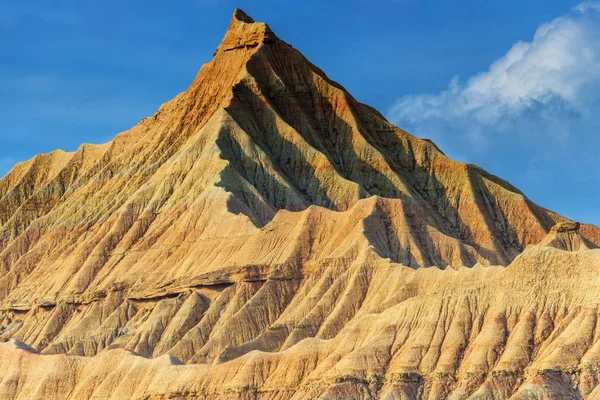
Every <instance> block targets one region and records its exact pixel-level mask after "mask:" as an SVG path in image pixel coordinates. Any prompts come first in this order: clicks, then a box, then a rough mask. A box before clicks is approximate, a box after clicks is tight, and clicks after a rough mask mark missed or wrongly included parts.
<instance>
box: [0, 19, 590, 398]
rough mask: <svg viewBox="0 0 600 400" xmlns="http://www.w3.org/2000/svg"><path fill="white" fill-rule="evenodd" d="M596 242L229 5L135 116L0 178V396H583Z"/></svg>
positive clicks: (587, 390) (585, 394)
mask: <svg viewBox="0 0 600 400" xmlns="http://www.w3.org/2000/svg"><path fill="white" fill-rule="evenodd" d="M598 244H600V229H598V228H597V227H595V226H591V225H583V226H580V225H579V224H576V223H574V222H572V221H569V220H568V219H567V218H564V217H562V216H560V215H557V214H556V213H553V212H550V211H548V210H546V209H544V208H542V207H539V206H537V205H535V204H534V203H532V202H531V201H530V200H528V199H527V197H526V196H524V195H523V194H522V193H521V192H520V191H519V190H517V189H516V188H514V187H513V186H511V185H510V184H509V183H507V182H505V181H504V180H502V179H500V178H497V177H495V176H493V175H491V174H489V173H487V172H485V171H484V170H482V169H481V168H478V167H476V166H473V165H465V164H461V163H458V162H455V161H453V160H451V159H449V158H448V157H446V156H445V155H444V154H443V153H442V152H441V151H440V150H439V149H438V148H437V147H436V146H435V145H434V144H433V143H432V142H430V141H427V140H421V139H418V138H416V137H413V136H411V135H410V134H408V133H406V132H404V131H403V130H401V129H399V128H397V127H395V126H393V125H391V124H390V123H389V122H387V121H386V120H385V118H384V117H383V116H382V115H381V114H379V113H378V112H377V111H376V110H374V109H373V108H371V107H369V106H366V105H364V104H360V103H359V102H357V101H356V100H355V99H354V98H352V96H351V95H350V94H349V93H348V92H346V90H345V89H344V88H343V87H342V86H340V85H339V84H337V83H335V82H333V81H332V80H330V79H329V78H328V77H327V76H326V75H325V74H324V73H323V72H322V71H321V70H320V69H318V68H317V67H316V66H314V65H312V64H311V63H310V62H309V61H308V60H306V59H305V58H304V57H303V56H302V54H300V53H299V52H298V51H297V50H295V49H294V48H292V47H291V46H290V45H288V44H286V43H285V42H283V41H282V40H280V39H279V38H277V37H276V36H275V34H274V33H273V32H272V31H271V29H270V28H269V27H268V26H267V25H266V24H264V23H256V22H254V21H253V20H252V19H251V18H250V17H248V16H247V15H246V14H244V13H243V12H242V11H240V10H236V11H235V13H234V15H233V18H232V20H231V23H230V26H229V29H228V30H227V32H226V34H225V37H224V39H223V41H222V43H221V44H220V45H219V47H218V48H217V51H216V53H215V55H214V58H213V60H212V61H211V62H209V63H207V64H205V65H204V66H203V67H202V68H201V69H200V71H199V72H198V75H197V76H196V78H195V79H194V81H193V82H192V84H191V85H190V87H189V88H188V89H187V90H186V91H185V92H183V93H181V94H179V95H178V96H177V97H175V98H174V99H173V100H171V101H169V102H167V103H165V104H163V105H162V106H161V108H160V109H159V110H158V111H157V112H156V114H154V115H153V116H152V117H149V118H146V119H144V120H142V121H141V122H140V123H139V124H137V125H136V126H135V127H133V128H132V129H131V130H129V131H127V132H123V133H121V134H119V135H117V137H116V138H115V139H114V140H113V141H112V142H110V143H107V144H104V145H83V146H81V147H80V148H79V150H77V151H76V152H74V153H65V152H61V151H55V152H53V153H49V154H42V155H38V156H36V157H35V158H33V159H32V160H30V161H27V162H24V163H21V164H18V165H16V166H15V167H14V168H13V170H12V171H11V172H10V173H9V174H8V175H7V176H6V177H4V178H3V179H2V180H0V309H1V311H0V339H1V340H2V341H3V342H4V343H0V398H2V399H14V398H16V399H74V400H75V399H77V400H79V399H167V398H168V399H183V398H195V399H307V398H321V399H337V398H352V399H387V400H390V399H416V398H419V399H421V398H422V399H443V398H454V399H463V398H482V399H504V398H509V397H511V396H513V398H517V399H525V398H540V399H541V398H581V397H585V398H600V388H599V386H598V383H599V382H600V329H597V326H598V325H599V324H600V319H599V318H598V313H599V312H600V309H599V307H598V302H599V300H600V250H598V249H597V245H598Z"/></svg>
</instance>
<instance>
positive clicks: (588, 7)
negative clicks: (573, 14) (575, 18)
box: [574, 1, 600, 13]
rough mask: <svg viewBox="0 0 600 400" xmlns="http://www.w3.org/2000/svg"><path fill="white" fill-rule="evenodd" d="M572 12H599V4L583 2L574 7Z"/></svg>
mask: <svg viewBox="0 0 600 400" xmlns="http://www.w3.org/2000/svg"><path fill="white" fill-rule="evenodd" d="M574 10H575V11H578V12H580V13H586V12H588V11H600V3H596V2H593V1H585V2H583V3H580V4H578V5H577V6H575V8H574Z"/></svg>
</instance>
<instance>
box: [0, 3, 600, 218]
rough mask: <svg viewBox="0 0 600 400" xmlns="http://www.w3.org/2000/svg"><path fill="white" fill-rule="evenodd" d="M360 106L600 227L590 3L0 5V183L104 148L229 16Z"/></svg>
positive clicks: (598, 113) (595, 20)
mask: <svg viewBox="0 0 600 400" xmlns="http://www.w3.org/2000/svg"><path fill="white" fill-rule="evenodd" d="M235 7H240V8H242V9H244V10H245V11H246V12H247V13H248V14H250V15H251V16H252V17H253V18H254V19H256V20H259V21H265V22H268V23H269V25H270V26H271V28H272V29H273V30H274V31H275V33H276V34H277V35H278V36H279V37H281V38H282V39H284V40H286V41H287V42H288V43H290V44H292V45H293V46H294V47H296V48H298V49H299V50H300V51H302V52H303V53H304V54H305V55H306V56H307V57H308V58H309V59H310V60H311V61H312V62H313V63H315V64H316V65H318V66H319V67H321V68H322V69H323V70H324V71H325V72H326V73H327V74H328V75H329V76H330V77H331V78H332V79H334V80H336V81H338V82H339V83H341V84H342V85H344V86H345V87H346V88H347V89H348V90H349V91H350V92H351V93H352V94H353V95H354V97H356V98H357V99H358V100H359V101H362V102H364V103H367V104H370V105H372V106H374V107H376V108H377V109H379V110H380V111H381V112H382V113H383V114H385V115H386V116H387V117H388V118H389V119H390V120H391V121H393V122H394V123H396V124H397V125H399V126H400V127H402V128H404V129H406V130H408V131H409V132H411V133H413V134H415V135H417V136H420V137H429V138H431V139H433V140H434V141H435V142H436V143H437V144H438V145H439V146H440V147H441V148H442V150H444V151H445V152H446V154H448V155H449V156H451V157H453V158H455V159H457V160H459V161H462V162H468V163H473V164H477V165H480V166H482V167H483V168H485V169H487V170H488V171H490V172H491V173H493V174H496V175H498V176H501V177H502V178H504V179H507V180H508V181H510V182H511V183H513V184H514V185H515V186H517V187H518V188H520V189H521V190H522V191H523V192H525V194H526V195H528V196H529V197H530V198H531V199H532V200H534V201H535V202H537V203H538V204H540V205H542V206H544V207H547V208H549V209H552V210H555V211H557V212H559V213H561V214H563V215H566V216H567V217H569V218H573V219H576V220H579V221H582V222H592V223H595V224H598V225H600V209H599V207H598V200H600V160H599V156H598V153H599V152H600V108H599V105H600V3H594V2H584V3H581V1H568V0H544V1H540V0H527V1H522V0H521V1H514V0H504V1H497V0H495V1H487V0H454V1H447V0H435V1H434V0H431V1H425V0H355V1H351V0H344V1H342V0H338V1H328V2H325V1H322V0H320V1H317V0H301V1H300V0H287V1H281V0H278V1H256V0H238V1H229V0H205V1H201V0H196V1H192V0H188V1H176V2H175V1H157V0H148V1H144V2H139V1H136V2H134V1H127V0H121V1H113V0H105V1H102V2H100V1H75V0H69V1H61V0H56V1H52V2H48V1H40V0H30V1H27V2H15V1H10V2H9V1H5V0H0V45H1V49H2V52H1V55H0V57H1V62H0V117H1V118H2V131H1V133H0V175H4V174H5V173H6V172H7V171H8V170H9V169H10V168H11V167H12V165H13V164H14V163H15V162H18V161H22V160H25V159H28V158H30V157H32V156H33V155H35V154H37V153H40V152H47V151H51V150H53V149H55V148H62V149H64V150H69V151H70V150H75V149H77V147H79V145H80V144H81V143H101V142H106V141H108V140H110V139H112V138H113V137H114V136H115V135H116V134H117V133H118V132H121V131H123V130H126V129H128V128H129V127H131V126H133V125H134V124H135V123H136V122H137V121H139V120H140V119H142V118H143V117H146V116H148V115H151V114H153V113H154V111H155V110H156V109H157V108H158V107H159V106H160V104H161V103H163V102H164V101H166V100H168V99H170V98H172V97H173V96H175V95H176V94H177V93H178V92H180V91H182V90H184V89H185V88H186V87H187V85H188V84H189V83H190V82H191V80H192V79H193V77H194V76H195V74H196V72H197V70H198V69H199V68H200V66H201V65H202V64H203V63H204V62H207V61H209V60H210V59H211V56H212V54H213V52H214V49H215V48H216V46H217V45H218V43H219V42H220V40H221V38H222V36H223V34H224V32H225V29H226V28H227V24H228V22H229V18H230V16H231V13H232V12H233V9H234V8H235Z"/></svg>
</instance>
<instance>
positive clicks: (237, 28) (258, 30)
mask: <svg viewBox="0 0 600 400" xmlns="http://www.w3.org/2000/svg"><path fill="white" fill-rule="evenodd" d="M275 39H277V36H275V34H274V33H273V31H272V30H271V28H269V25H267V24H266V23H264V22H255V21H254V19H252V18H251V17H250V16H249V15H248V14H246V13H245V12H244V11H242V10H240V9H239V8H236V9H235V11H234V12H233V16H232V17H231V22H230V23H229V28H228V29H227V32H226V33H225V37H224V38H223V41H222V42H221V44H220V45H219V47H218V48H217V52H219V51H230V50H235V49H242V48H248V47H256V46H258V45H259V44H261V43H263V42H268V41H274V40H275Z"/></svg>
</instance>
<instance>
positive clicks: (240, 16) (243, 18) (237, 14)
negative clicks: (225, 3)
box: [232, 8, 254, 24]
mask: <svg viewBox="0 0 600 400" xmlns="http://www.w3.org/2000/svg"><path fill="white" fill-rule="evenodd" d="M232 19H237V20H238V21H240V22H245V23H247V24H253V23H254V20H253V19H252V17H250V16H249V15H248V14H246V13H245V12H244V11H243V10H241V9H239V8H236V9H235V10H233V17H232Z"/></svg>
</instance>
